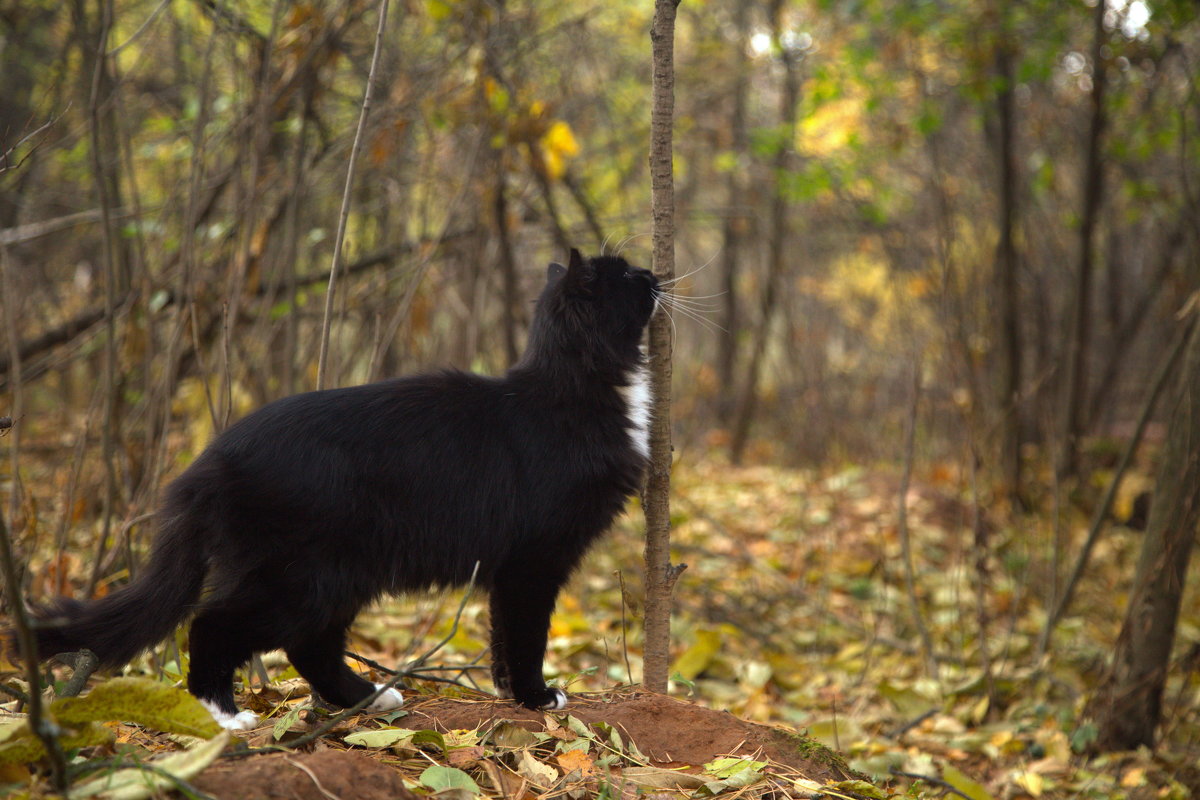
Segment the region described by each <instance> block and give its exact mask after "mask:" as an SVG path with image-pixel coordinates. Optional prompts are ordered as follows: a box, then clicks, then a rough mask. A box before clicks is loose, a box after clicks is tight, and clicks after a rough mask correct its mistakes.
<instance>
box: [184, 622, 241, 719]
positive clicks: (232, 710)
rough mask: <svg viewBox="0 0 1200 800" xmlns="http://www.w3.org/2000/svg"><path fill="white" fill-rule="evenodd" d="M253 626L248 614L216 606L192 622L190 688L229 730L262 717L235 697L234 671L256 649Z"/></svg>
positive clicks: (214, 716)
mask: <svg viewBox="0 0 1200 800" xmlns="http://www.w3.org/2000/svg"><path fill="white" fill-rule="evenodd" d="M249 627H250V626H247V625H246V619H245V616H244V615H240V614H235V613H231V612H228V611H220V610H212V609H210V610H206V611H201V612H200V614H198V615H197V616H196V619H195V620H194V621H193V622H192V628H191V633H190V637H189V638H190V642H191V666H190V668H189V670H188V691H189V692H191V693H192V694H193V695H195V696H196V697H197V698H198V699H199V700H200V702H201V703H203V704H204V707H205V708H207V709H208V711H209V713H211V714H212V715H213V718H214V719H216V721H217V722H218V723H220V725H221V727H223V728H225V729H227V730H233V731H248V730H250V729H252V728H254V727H255V725H257V724H258V717H257V716H255V714H254V713H253V712H251V711H239V710H238V707H237V703H236V702H235V701H234V698H233V673H234V672H235V671H236V670H237V669H238V667H240V666H242V665H243V664H245V663H246V662H247V661H249V660H250V656H252V655H253V654H254V652H255V649H256V647H255V645H254V644H252V642H254V639H253V633H254V632H253V631H252V630H250V629H249Z"/></svg>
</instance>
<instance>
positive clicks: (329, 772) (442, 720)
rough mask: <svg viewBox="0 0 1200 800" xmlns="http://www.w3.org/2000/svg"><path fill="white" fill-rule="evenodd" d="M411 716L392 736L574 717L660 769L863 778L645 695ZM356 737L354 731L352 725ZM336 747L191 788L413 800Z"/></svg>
mask: <svg viewBox="0 0 1200 800" xmlns="http://www.w3.org/2000/svg"><path fill="white" fill-rule="evenodd" d="M405 710H406V711H407V714H406V715H405V716H403V717H400V718H399V719H397V720H396V721H395V723H394V724H395V725H396V726H398V727H403V728H412V729H415V730H434V731H438V732H442V733H445V732H447V731H452V730H483V731H486V730H489V729H491V728H493V727H495V726H496V725H498V724H499V723H500V722H502V721H508V722H511V723H513V724H515V725H518V726H520V727H522V728H526V729H527V730H531V731H547V724H548V721H549V724H550V725H551V726H557V722H556V720H563V719H565V717H566V715H567V714H570V715H571V716H574V717H575V718H577V719H578V720H580V721H582V722H583V723H584V724H586V725H589V726H593V729H595V728H594V726H596V725H598V724H599V723H607V724H608V725H609V726H612V728H614V729H616V730H617V731H618V732H619V733H620V735H621V737H622V740H623V741H624V742H625V743H626V744H627V745H628V743H633V744H634V745H636V747H637V749H638V750H639V751H640V752H641V753H642V754H643V755H644V756H645V757H646V758H647V759H649V761H650V762H651V764H653V765H654V766H658V767H671V768H676V767H682V768H685V771H688V772H699V771H700V770H699V767H701V766H702V765H704V764H706V763H708V762H710V761H713V760H714V759H717V758H720V757H722V756H750V757H753V758H754V759H756V760H761V761H768V762H770V763H771V764H773V765H774V767H773V768H774V769H776V770H777V771H779V772H785V773H787V774H792V775H795V776H799V777H804V778H807V779H808V780H811V781H816V782H818V783H826V782H829V781H841V780H846V779H849V778H854V777H857V776H854V775H852V774H851V771H850V770H849V769H848V768H847V767H846V765H845V762H844V761H843V760H842V759H841V758H840V757H839V756H838V755H837V754H836V753H833V752H831V751H829V750H828V749H826V748H825V747H823V746H821V745H820V744H818V743H816V742H814V741H812V740H810V739H808V738H806V737H803V736H800V735H797V734H796V733H794V732H792V731H789V730H784V729H780V728H771V727H767V726H765V725H757V724H755V723H752V722H746V721H744V720H740V719H738V718H737V717H734V716H733V715H732V714H729V713H728V712H722V711H713V710H711V709H707V708H701V707H700V706H696V705H692V704H691V703H686V702H683V701H680V700H674V699H671V698H669V697H664V696H662V695H657V694H652V693H649V692H641V691H629V692H620V693H605V694H582V695H572V696H571V703H570V705H569V706H568V708H567V709H566V710H565V711H564V712H553V713H552V714H550V715H547V714H546V713H543V712H538V711H530V710H528V709H525V708H521V707H519V706H517V705H515V704H514V703H512V702H509V701H502V700H497V699H495V698H493V697H490V696H488V695H473V696H471V697H468V698H457V699H456V698H448V697H416V698H410V699H409V701H408V702H406V703H405ZM362 721H364V722H365V721H366V720H365V719H364V720H362ZM367 724H368V725H372V724H373V723H369V722H368V723H367ZM352 727H357V726H355V725H353V723H352ZM561 730H562V729H561V728H559V731H560V732H561ZM547 732H550V731H547ZM269 736H270V734H269V732H268V731H266V730H264V731H262V732H261V733H260V734H258V735H254V734H252V735H251V736H250V737H249V738H250V742H251V743H252V744H257V745H260V746H261V745H265V744H270V741H269V740H268V738H269ZM335 742H336V740H330V741H329V742H328V744H327V743H326V742H321V743H319V744H318V745H317V747H318V748H321V749H320V750H319V751H317V752H312V753H307V754H301V753H292V754H285V753H273V754H264V755H255V756H249V757H245V758H237V759H229V760H225V761H221V762H218V763H217V764H215V765H213V766H212V767H210V768H209V769H208V770H206V771H205V772H204V773H202V774H201V775H200V776H199V777H197V778H196V779H195V780H194V781H193V784H194V785H195V786H196V788H198V789H200V790H201V791H203V792H206V793H207V794H209V795H211V796H213V797H216V798H220V799H221V800H229V799H230V798H238V800H258V799H259V798H262V800H276V798H278V799H279V800H283V798H287V800H310V798H311V800H328V798H329V797H331V796H335V797H353V798H355V800H393V799H394V798H401V800H404V799H405V798H412V797H415V795H413V794H412V793H411V792H409V791H408V790H407V789H405V788H404V782H403V780H402V778H401V772H400V770H399V769H397V768H395V767H393V766H389V765H388V764H385V763H383V760H384V759H389V760H393V761H394V758H393V757H392V756H390V755H389V754H387V751H340V750H334V749H326V748H328V746H329V745H330V744H333V745H334V746H338V745H337V744H335ZM688 768H690V769H688ZM410 777H412V776H410Z"/></svg>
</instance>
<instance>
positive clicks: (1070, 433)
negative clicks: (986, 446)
mask: <svg viewBox="0 0 1200 800" xmlns="http://www.w3.org/2000/svg"><path fill="white" fill-rule="evenodd" d="M1107 9H1108V4H1107V3H1097V4H1096V10H1095V11H1094V12H1093V14H1094V17H1093V20H1094V26H1093V35H1094V40H1093V44H1092V116H1091V125H1090V126H1089V128H1088V143H1087V160H1086V161H1085V162H1084V174H1083V214H1082V218H1081V220H1080V225H1079V269H1078V272H1077V273H1076V276H1075V305H1074V309H1073V310H1072V325H1071V332H1070V338H1069V342H1068V345H1067V351H1066V368H1067V374H1066V381H1065V385H1064V387H1063V389H1064V391H1063V409H1062V414H1063V416H1062V452H1061V453H1060V456H1059V462H1058V473H1059V475H1062V476H1067V475H1074V474H1075V473H1076V472H1077V471H1078V468H1079V439H1080V436H1082V434H1083V421H1084V407H1083V406H1084V403H1085V401H1086V397H1087V384H1088V380H1087V379H1088V375H1087V372H1088V371H1087V357H1088V347H1089V343H1090V340H1091V331H1092V325H1091V320H1092V315H1091V296H1092V280H1093V274H1094V272H1095V241H1094V240H1095V231H1096V223H1097V221H1098V218H1099V216H1100V204H1101V202H1102V201H1103V199H1104V165H1103V163H1101V156H1102V153H1101V150H1102V149H1103V143H1104V129H1105V127H1106V126H1107V124H1108V115H1107V112H1106V111H1105V108H1104V98H1105V94H1106V91H1107V88H1108V81H1107V78H1106V73H1107V70H1106V69H1105V66H1104V45H1105V42H1106V40H1107V36H1106V35H1105V32H1104V14H1105V13H1106V11H1107Z"/></svg>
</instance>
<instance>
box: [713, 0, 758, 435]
mask: <svg viewBox="0 0 1200 800" xmlns="http://www.w3.org/2000/svg"><path fill="white" fill-rule="evenodd" d="M749 17H750V3H749V0H739V2H738V3H737V6H736V8H735V9H734V18H733V19H734V22H733V25H734V29H735V35H736V37H737V38H736V41H735V44H736V53H735V55H734V64H733V90H732V92H733V112H732V113H731V114H730V117H729V136H730V150H731V152H732V153H733V156H734V158H736V159H737V162H738V163H736V164H735V165H734V166H733V168H732V169H730V170H729V173H728V175H726V185H725V191H726V193H727V196H728V210H727V212H726V216H725V228H724V230H723V231H722V233H721V237H722V239H723V240H724V242H725V245H724V247H723V248H722V249H721V291H722V295H721V303H722V306H723V307H722V309H721V327H723V328H724V329H725V331H724V333H723V335H722V336H721V345H720V350H719V351H718V353H717V386H718V387H719V388H718V390H717V416H718V418H719V419H720V420H721V421H722V422H723V423H725V424H728V423H729V421H730V419H731V418H732V417H733V411H734V405H735V403H734V401H735V387H736V386H737V336H738V328H739V327H740V326H741V322H742V320H741V315H740V314H739V313H738V301H737V298H738V293H737V276H738V272H739V268H740V265H741V249H742V240H743V238H744V236H745V234H746V229H747V228H748V227H749V225H750V219H751V218H750V215H749V214H747V213H746V212H745V210H744V209H745V207H746V202H747V194H748V191H747V188H746V184H745V180H744V176H743V172H742V164H741V162H742V159H743V158H745V155H746V149H747V146H748V143H749V136H748V133H747V130H746V100H747V95H748V94H749V89H750V57H749V55H748V54H747V52H746V45H747V39H748V38H749V37H748V30H749Z"/></svg>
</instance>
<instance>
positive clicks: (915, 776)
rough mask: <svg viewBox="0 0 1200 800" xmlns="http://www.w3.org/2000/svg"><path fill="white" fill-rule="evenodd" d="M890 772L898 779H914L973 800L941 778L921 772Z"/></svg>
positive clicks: (896, 770) (967, 799) (895, 770)
mask: <svg viewBox="0 0 1200 800" xmlns="http://www.w3.org/2000/svg"><path fill="white" fill-rule="evenodd" d="M889 771H890V772H891V773H892V774H893V775H896V776H897V777H900V778H913V779H915V780H919V781H925V782H926V783H928V784H930V785H932V786H937V787H939V788H941V789H945V790H946V791H947V792H953V793H954V794H956V795H958V796H959V797H964V798H966V800H971V796H970V795H968V794H963V793H962V792H960V791H959V790H958V789H955V788H954V786H953V785H952V784H950V783H947V782H946V781H944V780H942V779H941V778H935V777H933V776H932V775H922V774H920V773H919V772H901V771H900V770H898V769H893V770H889Z"/></svg>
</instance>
